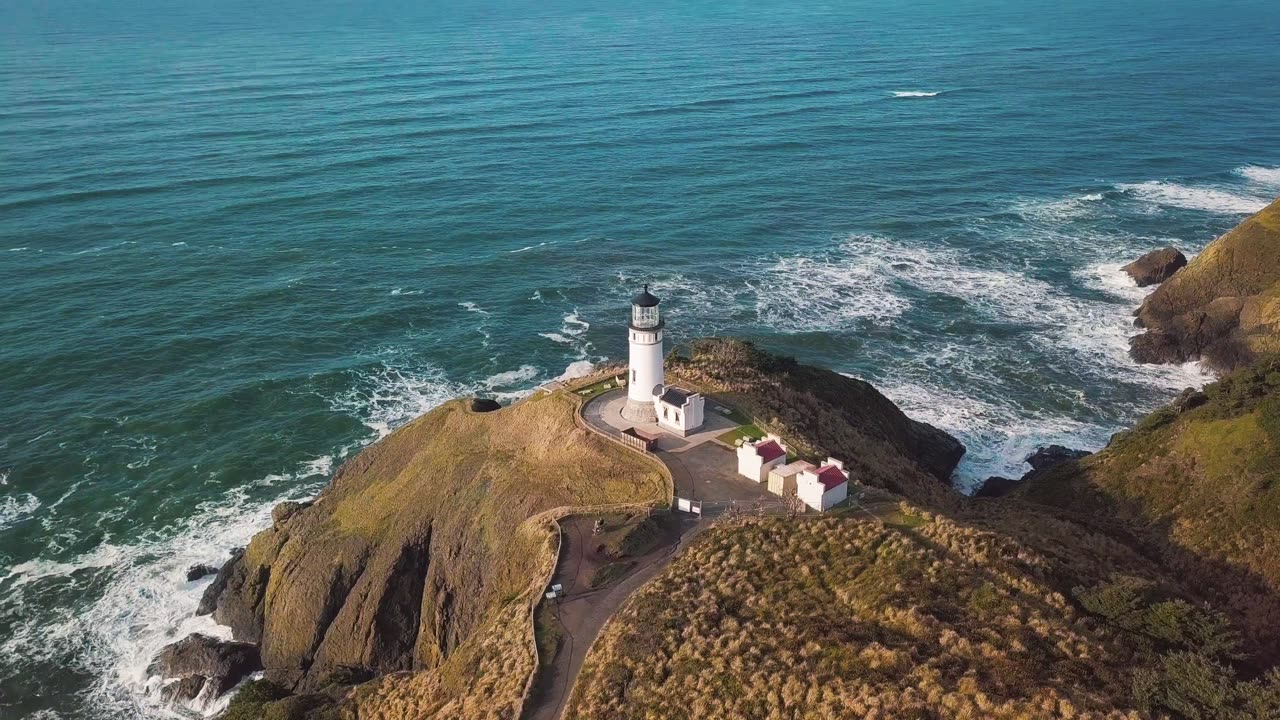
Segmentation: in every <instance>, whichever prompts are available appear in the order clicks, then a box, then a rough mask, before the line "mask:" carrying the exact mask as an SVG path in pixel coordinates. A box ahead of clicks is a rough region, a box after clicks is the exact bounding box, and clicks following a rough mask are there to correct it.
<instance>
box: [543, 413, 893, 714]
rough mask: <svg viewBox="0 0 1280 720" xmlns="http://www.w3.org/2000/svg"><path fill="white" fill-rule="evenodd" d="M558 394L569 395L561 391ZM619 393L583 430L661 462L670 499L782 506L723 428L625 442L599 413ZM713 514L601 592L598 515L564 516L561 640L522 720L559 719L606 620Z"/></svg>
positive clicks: (582, 416) (681, 521)
mask: <svg viewBox="0 0 1280 720" xmlns="http://www.w3.org/2000/svg"><path fill="white" fill-rule="evenodd" d="M555 392H569V391H568V390H563V389H557V390H555ZM620 394H621V391H618V390H614V391H610V392H606V393H603V394H601V395H598V396H596V397H594V398H591V399H590V400H587V401H585V402H583V403H581V404H580V405H579V407H578V418H579V420H580V421H581V425H582V426H583V427H585V428H587V429H588V430H590V431H592V432H594V433H596V434H598V435H601V436H604V437H606V438H609V439H610V440H611V441H613V442H618V443H619V444H623V445H625V446H626V447H628V448H630V449H631V450H633V451H634V452H636V453H637V454H643V455H645V456H647V457H648V458H650V459H652V460H656V461H657V462H659V463H660V464H662V465H663V466H664V467H665V468H666V470H667V472H668V474H669V476H670V478H671V483H672V488H671V489H672V493H673V495H678V496H680V497H686V498H691V499H695V500H705V501H708V502H710V503H711V505H709V506H707V507H715V506H719V507H721V508H723V507H724V506H725V504H727V503H730V502H734V503H737V502H741V503H743V506H744V507H745V506H746V504H747V503H754V504H756V505H757V506H759V507H764V504H765V503H771V504H774V505H776V504H777V499H776V498H774V497H773V496H772V495H769V494H768V491H767V490H765V489H764V488H762V487H761V486H760V485H759V484H758V483H754V482H752V481H750V480H747V479H745V478H741V477H738V476H737V474H736V467H737V466H736V462H735V459H734V456H733V454H732V451H731V450H726V449H725V447H724V446H723V445H722V444H721V443H719V442H718V441H716V440H715V439H714V437H715V435H716V434H717V433H719V432H721V431H722V430H723V428H718V429H716V430H715V431H713V432H707V433H701V434H700V435H699V436H696V437H691V438H685V439H679V438H667V440H668V442H671V443H673V445H674V447H669V448H662V447H659V448H658V449H657V450H656V452H644V451H641V450H639V449H637V448H635V447H632V446H630V445H626V443H623V442H622V441H621V439H620V435H619V432H620V431H619V428H618V427H617V426H616V425H614V424H610V423H609V422H608V421H607V420H606V419H605V417H603V414H602V413H603V412H604V410H603V409H604V408H605V407H606V406H608V405H609V404H610V403H611V402H616V401H617V400H618V396H619V395H620ZM708 415H711V413H708ZM894 507H896V503H895V504H894ZM861 510H862V512H865V513H867V515H868V516H870V517H871V518H872V519H873V520H875V521H877V522H880V521H881V520H880V518H878V517H877V514H878V513H873V512H868V510H867V508H865V507H863V508H861ZM777 511H778V508H776V507H775V508H772V512H771V514H776V513H777ZM712 514H715V511H710V512H708V513H707V515H704V516H693V515H685V514H683V513H676V515H677V517H678V524H677V525H676V527H675V529H674V530H673V531H672V532H671V533H669V534H668V535H667V536H666V537H664V539H663V541H662V542H659V543H658V545H657V546H656V547H654V549H652V550H650V551H649V552H648V553H646V554H645V555H643V556H640V557H637V558H629V561H631V562H634V563H635V565H634V567H632V568H631V569H630V570H629V571H628V572H627V574H625V575H624V576H622V578H621V579H620V580H617V581H615V582H612V583H610V584H608V585H606V586H604V587H602V588H592V587H591V580H592V578H593V576H594V574H595V572H596V570H598V569H599V568H600V567H602V566H603V565H605V564H607V563H609V562H611V561H612V559H610V558H604V557H602V556H601V555H600V554H599V553H598V552H597V551H596V548H594V547H593V542H592V536H593V531H592V530H593V525H594V520H595V518H596V517H599V515H600V513H596V512H590V511H585V509H584V512H582V513H579V514H570V515H566V516H563V517H561V518H560V520H558V521H557V522H558V523H559V527H560V538H561V541H560V553H559V557H557V558H556V567H555V571H554V573H553V574H552V579H551V584H552V585H555V584H560V585H561V586H563V591H564V595H563V596H562V597H561V598H559V599H558V600H556V601H554V602H555V605H554V616H555V618H556V622H557V623H558V624H559V626H560V632H561V642H560V643H559V645H558V647H557V648H556V653H555V656H554V657H552V658H551V659H550V660H549V661H547V660H546V659H542V663H541V665H540V667H538V668H537V669H536V670H535V674H536V677H535V679H534V680H533V685H532V688H531V690H530V692H529V695H528V697H527V699H526V701H525V704H524V709H523V711H522V713H521V715H520V717H521V719H522V720H559V719H560V718H561V716H562V715H563V713H564V710H565V708H566V706H567V705H568V703H569V699H570V697H571V696H572V693H573V686H574V682H575V681H576V680H577V677H578V673H579V671H580V670H581V669H582V664H583V662H584V661H585V660H586V656H587V653H588V652H589V651H590V649H591V646H592V644H593V643H594V642H595V639H596V638H597V637H598V636H599V634H600V631H601V630H602V629H603V628H604V625H605V623H606V622H608V620H609V618H611V617H613V615H614V614H615V613H616V612H617V611H618V610H619V609H620V608H621V607H622V606H623V604H624V603H625V602H626V600H627V598H629V597H630V596H631V594H632V593H634V592H635V591H636V590H638V589H640V588H641V587H642V586H643V585H644V584H645V583H647V582H649V581H650V580H652V579H653V578H655V577H657V575H658V573H660V572H662V571H663V570H665V569H666V568H667V567H668V566H669V565H670V564H671V562H672V561H673V560H674V559H675V558H676V556H677V555H678V554H679V553H680V551H681V550H682V549H684V548H685V547H687V546H688V544H689V543H690V542H691V541H692V540H693V539H694V538H695V537H696V536H697V535H698V534H700V533H701V532H703V531H704V530H706V529H708V528H709V527H711V525H712V522H711V520H710V519H708V518H709V516H711V515H712ZM542 602H548V601H546V600H543V601H542ZM535 623H536V620H535Z"/></svg>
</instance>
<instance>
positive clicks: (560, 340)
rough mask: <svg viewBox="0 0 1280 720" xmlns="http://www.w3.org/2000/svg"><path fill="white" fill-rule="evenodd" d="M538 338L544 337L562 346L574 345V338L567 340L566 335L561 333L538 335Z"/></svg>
mask: <svg viewBox="0 0 1280 720" xmlns="http://www.w3.org/2000/svg"><path fill="white" fill-rule="evenodd" d="M538 337H544V338H546V339H548V340H550V341H551V342H554V343H560V344H561V345H572V344H573V343H574V340H573V338H567V337H565V336H564V335H561V334H560V333H551V332H544V333H538Z"/></svg>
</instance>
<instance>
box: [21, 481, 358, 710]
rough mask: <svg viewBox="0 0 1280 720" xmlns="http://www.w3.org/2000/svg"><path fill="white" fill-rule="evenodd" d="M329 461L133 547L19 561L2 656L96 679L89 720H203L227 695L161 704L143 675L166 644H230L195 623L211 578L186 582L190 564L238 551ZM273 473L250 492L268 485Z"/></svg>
mask: <svg viewBox="0 0 1280 720" xmlns="http://www.w3.org/2000/svg"><path fill="white" fill-rule="evenodd" d="M333 463H334V458H333V457H331V456H325V457H321V458H316V459H314V460H312V461H309V462H307V463H303V464H302V465H301V466H300V467H299V468H297V469H296V470H294V471H293V472H291V473H287V474H285V475H281V476H274V477H275V479H276V480H278V479H281V478H285V477H287V479H288V480H289V481H290V484H291V485H292V486H293V487H291V489H290V490H288V491H287V492H284V493H283V494H280V495H278V496H276V497H273V498H271V499H269V500H266V501H264V500H263V499H262V498H261V497H258V498H254V497H252V496H251V495H250V494H249V492H248V491H247V489H246V488H239V489H237V490H235V491H233V492H231V493H229V494H228V495H227V496H226V497H224V498H221V499H219V500H215V501H208V502H204V503H201V504H200V505H199V506H198V507H197V508H195V512H194V513H192V514H191V516H190V517H189V518H187V519H186V520H184V521H182V522H181V523H179V524H178V525H177V526H175V527H171V528H167V529H165V530H157V531H149V532H146V533H144V534H143V536H142V537H141V538H139V539H138V540H136V541H134V542H131V543H119V544H117V543H103V544H101V545H99V546H98V547H96V548H94V549H93V550H91V551H89V552H87V553H84V554H81V555H79V556H76V557H74V558H72V559H70V560H66V561H53V560H47V559H36V560H31V561H28V562H24V563H20V564H18V565H15V566H13V567H11V568H9V569H8V571H7V574H5V575H4V576H0V591H3V593H4V595H3V600H4V603H5V605H6V606H9V607H13V608H17V610H18V612H17V617H18V621H17V622H16V624H15V626H14V631H13V633H12V635H11V636H10V637H8V638H6V639H4V641H3V642H0V652H3V653H5V654H7V655H10V656H17V657H23V658H26V659H27V660H28V661H37V662H42V663H47V664H69V665H71V666H72V667H74V668H77V669H79V670H82V671H86V672H88V673H90V674H92V675H93V676H94V678H95V679H94V682H93V684H92V685H91V686H90V687H89V689H88V691H87V696H88V697H87V700H88V702H87V703H86V705H87V706H88V707H90V708H92V712H93V717H99V718H118V717H121V716H126V715H142V716H168V717H183V716H189V715H190V714H193V713H194V714H196V715H204V716H209V715H212V714H215V713H216V712H218V711H220V710H221V709H222V708H223V707H224V706H225V703H226V698H223V699H222V700H221V701H217V702H213V703H200V702H193V703H190V704H187V705H184V706H182V707H180V708H177V709H175V708H172V707H168V706H166V705H165V704H164V703H163V702H162V700H161V697H160V686H161V681H160V679H159V678H157V677H155V676H153V675H151V673H150V671H149V668H150V665H151V663H152V661H153V660H154V659H155V656H156V654H157V653H158V652H159V651H160V650H161V648H163V647H164V646H165V645H167V644H169V643H171V642H173V641H175V640H177V639H179V638H181V637H184V636H186V635H187V634H189V633H192V632H201V633H205V634H210V635H214V636H217V637H229V636H230V629H229V628H224V627H221V626H219V625H217V624H216V623H214V621H213V620H212V619H211V618H210V617H208V616H204V617H194V616H193V614H194V612H195V609H196V606H197V605H198V604H199V601H200V596H201V594H202V593H203V591H204V588H205V587H206V586H207V585H208V584H209V582H211V578H205V579H202V580H197V581H187V579H186V572H187V569H188V568H189V567H191V566H192V565H195V564H213V565H219V564H221V563H222V562H223V561H225V560H226V559H227V557H228V554H229V553H230V551H231V549H232V548H236V547H242V546H244V545H245V544H247V543H248V541H249V539H250V538H251V537H252V536H253V534H254V533H256V532H257V531H258V530H260V529H262V528H263V527H266V526H267V525H268V524H269V523H270V519H271V508H272V507H274V506H275V505H276V504H277V503H280V502H283V501H285V500H302V499H306V498H307V497H310V496H311V495H312V494H314V493H315V492H316V491H317V490H318V489H319V488H320V487H321V485H322V484H323V483H324V482H325V480H326V479H327V474H328V472H330V471H331V469H332V467H333ZM274 481H275V480H273V479H272V476H268V477H267V478H264V479H263V482H260V483H257V484H256V485H264V484H267V485H269V484H273V482H274ZM95 586H101V587H103V588H104V590H103V591H102V593H101V595H100V596H99V597H97V598H96V599H95V600H93V601H92V602H91V603H90V604H89V605H88V606H87V607H84V608H80V609H73V608H70V607H61V608H57V610H56V616H55V617H54V618H53V619H50V618H49V617H47V616H43V615H41V614H39V613H24V612H23V608H24V607H27V606H33V607H34V606H38V605H39V604H40V597H41V596H42V595H44V594H46V593H49V592H59V593H65V594H75V593H78V592H87V591H89V589H90V588H92V587H95Z"/></svg>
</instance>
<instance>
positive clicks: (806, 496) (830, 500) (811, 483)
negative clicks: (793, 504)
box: [796, 457, 849, 512]
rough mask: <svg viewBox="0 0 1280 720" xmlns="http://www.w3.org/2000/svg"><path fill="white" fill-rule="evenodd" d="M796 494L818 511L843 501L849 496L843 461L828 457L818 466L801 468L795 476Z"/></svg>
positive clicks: (847, 476)
mask: <svg viewBox="0 0 1280 720" xmlns="http://www.w3.org/2000/svg"><path fill="white" fill-rule="evenodd" d="M796 495H797V496H799V497H800V499H801V500H802V501H804V504H805V505H808V506H809V507H811V508H813V509H814V510H817V511H818V512H823V511H825V510H828V509H829V508H831V507H833V506H835V505H838V504H840V503H842V502H844V501H845V499H846V498H848V497H849V473H848V472H846V471H845V469H844V463H843V462H841V461H840V460H837V459H835V458H831V457H829V458H827V459H826V461H825V462H823V463H822V465H821V466H819V467H816V468H811V469H806V470H801V471H800V474H799V475H797V476H796Z"/></svg>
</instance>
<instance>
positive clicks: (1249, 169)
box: [1233, 165, 1280, 189]
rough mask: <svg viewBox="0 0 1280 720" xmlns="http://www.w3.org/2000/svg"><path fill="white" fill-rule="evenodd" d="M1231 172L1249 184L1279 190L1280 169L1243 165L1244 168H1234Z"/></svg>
mask: <svg viewBox="0 0 1280 720" xmlns="http://www.w3.org/2000/svg"><path fill="white" fill-rule="evenodd" d="M1233 172H1235V174H1236V175H1239V176H1241V177H1243V178H1244V179H1246V180H1248V181H1249V182H1252V183H1256V184H1258V185H1263V186H1265V187H1271V188H1277V189H1280V167H1262V166H1261V165H1245V166H1244V167H1238V168H1236V169H1235V170H1234V171H1233Z"/></svg>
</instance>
